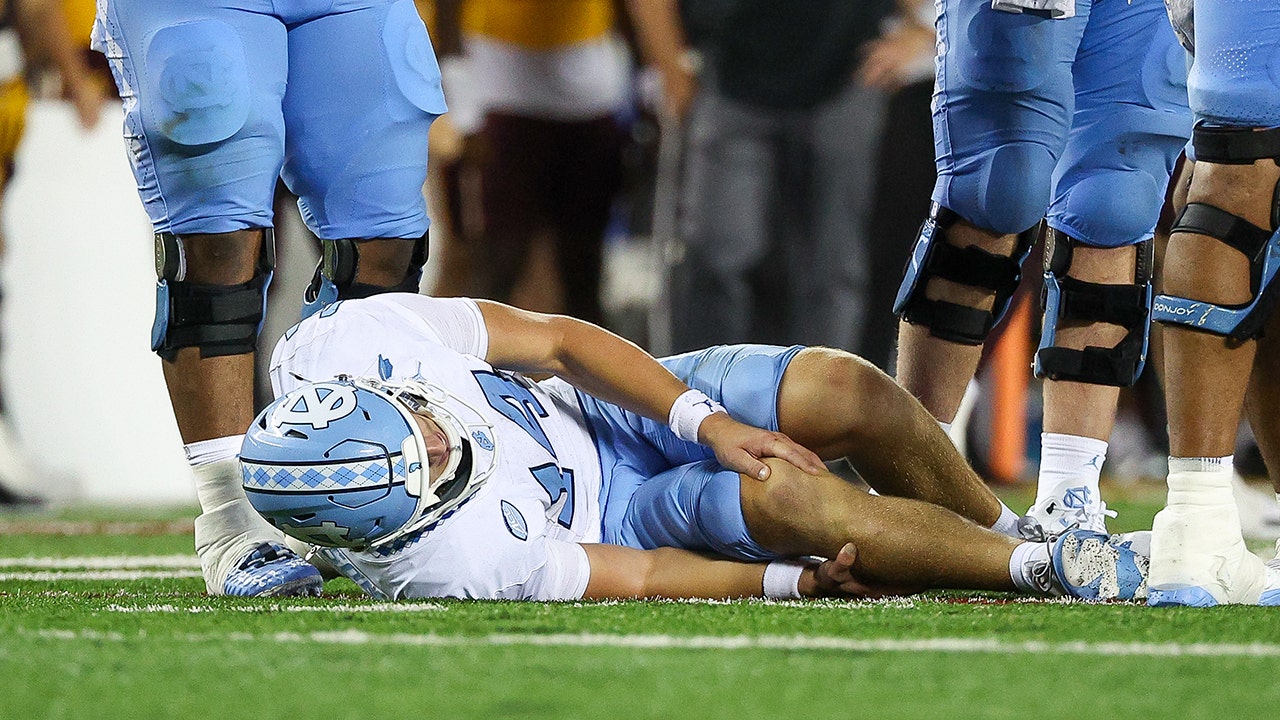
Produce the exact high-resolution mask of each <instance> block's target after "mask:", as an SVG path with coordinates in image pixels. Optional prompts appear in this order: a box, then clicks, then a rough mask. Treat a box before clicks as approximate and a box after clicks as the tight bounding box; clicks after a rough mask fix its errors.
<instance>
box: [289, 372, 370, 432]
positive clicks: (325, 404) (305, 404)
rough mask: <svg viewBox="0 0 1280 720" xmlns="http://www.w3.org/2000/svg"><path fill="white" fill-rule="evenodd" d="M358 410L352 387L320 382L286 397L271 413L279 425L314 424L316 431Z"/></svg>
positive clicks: (354, 391)
mask: <svg viewBox="0 0 1280 720" xmlns="http://www.w3.org/2000/svg"><path fill="white" fill-rule="evenodd" d="M355 410H356V390H355V388H353V387H351V386H350V385H339V384H337V383H319V384H316V385H307V386H306V387H303V388H299V389H297V390H294V391H293V392H291V393H289V394H288V395H286V396H285V398H284V400H283V401H281V403H280V406H279V407H277V408H276V410H275V412H273V413H272V414H271V420H272V422H273V423H274V424H276V425H310V426H311V427H313V428H315V429H316V430H323V429H325V428H327V427H329V423H331V422H334V421H336V420H341V419H342V418H344V417H346V416H348V415H350V414H351V413H353V412H355Z"/></svg>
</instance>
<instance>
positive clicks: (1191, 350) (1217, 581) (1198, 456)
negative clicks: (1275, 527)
mask: <svg viewBox="0 0 1280 720" xmlns="http://www.w3.org/2000/svg"><path fill="white" fill-rule="evenodd" d="M1278 180H1280V168H1277V167H1276V165H1275V163H1274V162H1272V161H1270V160H1263V161H1259V162H1256V163H1254V164H1253V165H1222V164H1216V163H1208V162H1199V163H1197V164H1196V168H1195V175H1194V177H1193V178H1192V181H1191V187H1190V191H1189V195H1188V200H1189V201H1190V202H1192V203H1195V202H1205V203H1210V204H1213V205H1215V206H1217V207H1219V208H1221V209H1222V210H1224V211H1226V212H1229V213H1232V214H1234V215H1237V216H1239V217H1241V218H1243V219H1244V220H1247V221H1248V222H1250V223H1253V224H1254V225H1256V226H1258V227H1260V228H1264V229H1266V228H1271V227H1272V220H1271V208H1272V196H1273V192H1274V188H1275V187H1276V183H1277V181H1278ZM1208 268H1212V269H1213V271H1207V269H1208ZM1161 292H1163V293H1165V294H1167V295H1170V296H1174V297H1181V298H1190V299H1195V300H1201V301H1206V302H1211V303H1215V304H1219V305H1238V304H1244V303H1248V302H1249V301H1250V300H1251V296H1252V293H1251V289H1250V287H1249V267H1248V261H1247V260H1246V259H1245V257H1244V256H1243V255H1242V254H1241V253H1240V252H1238V251H1236V250H1234V249H1232V248H1230V247H1228V246H1226V245H1225V244H1223V243H1222V242H1219V241H1218V240H1215V239H1213V238H1210V237H1207V236H1204V235H1198V234H1195V233H1191V232H1186V231H1176V232H1175V233H1174V234H1173V237H1172V238H1171V239H1170V242H1169V249H1168V252H1167V253H1166V256H1165V272H1164V280H1163V287H1162V290H1161ZM1164 352H1165V379H1166V392H1165V397H1166V401H1167V404H1168V409H1169V444H1170V454H1171V457H1170V461H1169V465H1170V467H1169V480H1168V482H1169V501H1168V506H1167V507H1166V508H1165V509H1164V510H1162V511H1161V512H1160V513H1159V514H1158V515H1157V516H1156V521H1155V525H1154V527H1153V536H1152V548H1151V550H1152V575H1151V585H1152V588H1153V589H1154V590H1160V591H1161V592H1160V593H1159V594H1155V593H1153V597H1152V602H1153V603H1159V602H1165V601H1166V600H1168V601H1171V602H1174V603H1176V604H1212V603H1223V602H1239V603H1256V602H1258V599H1259V596H1260V595H1261V592H1262V589H1263V583H1264V582H1265V571H1264V568H1263V565H1262V562H1261V561H1260V560H1259V559H1258V558H1257V557H1256V556H1254V555H1253V554H1252V553H1249V552H1248V550H1247V549H1246V548H1245V546H1244V542H1243V539H1242V537H1241V531H1240V520H1239V515H1238V511H1237V509H1236V506H1235V502H1234V500H1233V498H1232V493H1231V476H1232V465H1231V456H1232V454H1233V453H1234V450H1235V436H1236V429H1237V425H1238V424H1239V422H1240V416H1241V411H1242V409H1243V406H1244V399H1245V392H1246V389H1247V387H1248V385H1249V375H1250V372H1251V370H1252V367H1253V364H1254V359H1255V356H1256V353H1257V342H1256V341H1253V340H1247V341H1244V342H1240V343H1236V342H1231V341H1228V339H1227V338H1224V337H1222V336H1220V335H1216V334H1209V333H1204V332H1198V331H1194V330H1190V329H1188V328H1185V327H1182V326H1179V325H1169V326H1167V327H1166V328H1165V331H1164ZM1187 592H1195V593H1198V597H1197V598H1191V597H1190V596H1186V597H1183V596H1181V595H1178V594H1179V593H1182V594H1183V595H1185V594H1186V593H1187ZM1165 593H1167V594H1168V596H1166V595H1165ZM1206 595H1207V597H1204V596H1206Z"/></svg>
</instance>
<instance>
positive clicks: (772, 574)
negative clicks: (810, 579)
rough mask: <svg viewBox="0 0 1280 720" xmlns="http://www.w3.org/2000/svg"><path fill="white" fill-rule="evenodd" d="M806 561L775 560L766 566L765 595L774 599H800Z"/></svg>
mask: <svg viewBox="0 0 1280 720" xmlns="http://www.w3.org/2000/svg"><path fill="white" fill-rule="evenodd" d="M807 567H809V566H808V565H807V564H806V563H801V562H794V561H791V560H775V561H773V562H771V563H769V564H768V565H765V567H764V596H765V597H767V598H770V599H772V600H799V599H800V576H801V575H803V574H804V569H805V568H807Z"/></svg>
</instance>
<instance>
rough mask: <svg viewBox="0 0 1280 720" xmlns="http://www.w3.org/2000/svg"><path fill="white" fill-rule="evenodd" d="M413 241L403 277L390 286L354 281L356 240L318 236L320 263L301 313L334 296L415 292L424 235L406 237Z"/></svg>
mask: <svg viewBox="0 0 1280 720" xmlns="http://www.w3.org/2000/svg"><path fill="white" fill-rule="evenodd" d="M405 242H412V243H413V252H412V255H411V256H410V258H409V267H408V268H406V270H405V274H404V278H403V279H402V280H401V281H400V282H399V283H397V284H395V285H392V286H390V287H385V286H382V285H371V284H369V283H361V282H356V275H357V274H358V273H359V270H360V245H359V243H360V241H359V240H321V241H320V264H319V265H317V266H316V272H315V275H313V276H312V278H311V284H310V285H309V286H308V287H307V292H306V296H305V298H304V299H303V313H302V314H303V317H306V316H308V315H310V314H311V313H313V312H315V311H316V310H319V309H320V308H321V307H324V306H325V305H328V304H329V303H332V302H336V301H338V300H353V299H357V298H366V297H371V296H373V295H378V294H381V293H386V292H408V293H416V292H418V285H419V284H420V283H421V282H422V267H423V266H424V265H426V264H427V255H428V244H427V236H426V235H423V236H422V237H420V238H416V239H413V240H406V241H405Z"/></svg>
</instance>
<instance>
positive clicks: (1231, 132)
mask: <svg viewBox="0 0 1280 720" xmlns="http://www.w3.org/2000/svg"><path fill="white" fill-rule="evenodd" d="M1191 144H1192V147H1194V148H1195V151H1196V160H1197V161H1201V160H1203V161H1204V162H1211V163H1218V164H1221V165H1252V164H1253V163H1255V162H1257V161H1258V160H1267V159H1275V160H1278V161H1280V128H1241V127H1214V126H1212V125H1199V124H1198V125H1196V127H1195V129H1194V130H1193V131H1192V133H1191Z"/></svg>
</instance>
